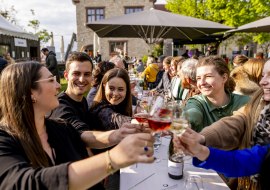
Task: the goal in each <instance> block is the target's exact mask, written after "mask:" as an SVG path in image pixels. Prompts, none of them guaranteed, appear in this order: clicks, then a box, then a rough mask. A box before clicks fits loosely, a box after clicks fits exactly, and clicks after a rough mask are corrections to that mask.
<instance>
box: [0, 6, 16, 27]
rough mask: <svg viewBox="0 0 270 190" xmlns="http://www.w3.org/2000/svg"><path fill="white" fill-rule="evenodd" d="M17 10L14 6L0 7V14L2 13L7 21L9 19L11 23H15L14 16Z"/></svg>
mask: <svg viewBox="0 0 270 190" xmlns="http://www.w3.org/2000/svg"><path fill="white" fill-rule="evenodd" d="M16 13H17V11H16V9H15V8H14V6H11V7H10V8H8V9H6V8H0V15H2V16H3V17H4V18H6V19H7V20H8V21H10V22H11V23H13V24H17V19H16V17H15V15H16Z"/></svg>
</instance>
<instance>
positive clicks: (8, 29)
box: [0, 15, 38, 41]
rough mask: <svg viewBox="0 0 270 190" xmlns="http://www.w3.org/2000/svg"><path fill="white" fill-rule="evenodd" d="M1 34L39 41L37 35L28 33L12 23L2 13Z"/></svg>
mask: <svg viewBox="0 0 270 190" xmlns="http://www.w3.org/2000/svg"><path fill="white" fill-rule="evenodd" d="M0 34H2V35H7V36H13V37H18V38H25V39H29V40H35V41H38V37H37V36H36V35H33V34H30V33H27V32H25V31H23V30H22V29H21V28H19V27H18V26H15V25H13V24H11V23H10V22H9V21H7V20H6V19H5V18H4V17H3V16H2V15H0Z"/></svg>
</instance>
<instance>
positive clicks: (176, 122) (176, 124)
mask: <svg viewBox="0 0 270 190" xmlns="http://www.w3.org/2000/svg"><path fill="white" fill-rule="evenodd" d="M188 127H190V123H189V117H188V113H187V112H186V110H185V109H184V108H183V106H182V105H181V103H180V104H179V103H178V104H176V103H175V104H174V105H173V114H172V123H171V127H170V131H171V132H172V133H173V134H174V135H176V136H179V135H182V134H183V133H184V132H185V131H186V129H187V128H188ZM174 156H175V157H184V156H185V154H184V152H183V151H181V150H178V152H176V153H175V155H174Z"/></svg>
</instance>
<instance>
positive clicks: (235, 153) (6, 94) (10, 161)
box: [0, 52, 270, 190]
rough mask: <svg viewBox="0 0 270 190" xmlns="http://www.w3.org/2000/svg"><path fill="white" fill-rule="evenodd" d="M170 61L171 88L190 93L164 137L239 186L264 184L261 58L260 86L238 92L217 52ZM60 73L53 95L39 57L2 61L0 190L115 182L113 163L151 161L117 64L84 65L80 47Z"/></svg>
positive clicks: (265, 79) (269, 95)
mask: <svg viewBox="0 0 270 190" xmlns="http://www.w3.org/2000/svg"><path fill="white" fill-rule="evenodd" d="M173 60H174V63H173V65H174V69H175V70H176V71H174V72H175V73H176V74H175V79H174V80H175V81H177V84H178V86H177V88H179V89H178V90H177V93H179V92H180V91H181V93H183V91H184V90H186V91H187V92H186V93H184V94H186V95H187V94H192V93H189V92H194V91H196V94H197V95H194V94H193V95H192V96H190V97H189V98H188V99H185V106H186V111H187V112H188V115H189V122H190V124H191V128H190V129H186V131H185V132H184V133H183V134H182V135H180V136H175V137H174V146H175V148H176V149H181V150H182V151H184V152H185V153H186V154H189V155H192V156H194V159H193V163H194V165H196V166H198V167H204V168H212V169H215V170H217V171H218V172H220V173H223V174H225V175H227V176H229V177H245V178H241V179H240V180H239V188H240V189H241V188H242V189H244V188H246V189H251V188H253V189H267V188H269V182H267V180H266V176H267V174H268V173H269V172H268V171H270V170H269V169H270V168H269V164H270V158H269V131H270V130H269V126H268V125H269V119H268V115H269V114H268V112H269V105H270V104H269V101H270V61H268V62H266V63H265V64H264V65H262V67H263V71H262V75H261V76H262V78H261V80H260V83H259V84H260V86H261V88H260V90H259V91H257V92H255V93H254V94H252V95H251V96H249V97H248V96H244V95H237V94H235V93H233V89H234V83H233V80H232V78H231V77H230V70H229V69H228V66H227V64H226V63H225V61H224V60H223V59H222V58H220V57H212V56H210V57H205V58H202V59H199V60H198V61H197V62H196V64H194V66H193V67H190V68H188V70H189V71H190V72H183V73H182V72H181V69H182V68H181V66H184V65H185V64H184V63H185V61H189V60H184V61H183V62H180V61H179V62H178V61H177V63H175V60H178V59H173ZM185 67H188V66H187V65H186V66H185ZM183 69H184V68H183ZM185 69H187V68H185ZM166 72H169V70H167V71H165V74H168V73H166ZM92 73H93V74H92ZM186 74H189V76H187V75H186ZM64 77H65V79H66V80H67V89H66V90H65V91H64V92H60V93H59V90H60V84H59V83H58V82H57V80H56V78H55V76H53V75H52V73H50V72H49V70H48V69H47V68H46V67H45V66H43V65H42V64H40V63H36V62H23V63H17V64H12V65H9V66H8V67H6V68H5V69H4V71H3V72H2V74H1V78H0V95H1V99H0V111H1V114H0V115H1V118H0V162H1V163H2V164H1V166H0V174H1V175H0V181H1V182H0V189H76V190H78V189H99V190H101V189H117V188H119V179H120V178H119V172H118V170H119V169H120V168H123V167H126V166H129V165H132V164H134V163H138V162H141V163H152V162H153V161H154V156H153V153H154V151H153V143H154V138H153V136H152V133H151V130H150V129H149V128H148V127H147V125H140V124H132V123H131V120H132V118H133V111H132V94H131V87H130V79H129V76H128V72H127V71H126V70H125V69H123V68H118V67H117V66H116V65H115V64H113V63H110V62H107V61H103V62H100V63H98V64H97V65H96V67H95V68H94V67H93V64H92V61H91V58H90V57H89V56H88V55H87V54H85V53H83V52H73V53H71V54H70V55H69V57H68V60H67V61H66V68H65V71H64ZM189 77H190V79H192V80H188V79H189ZM171 78H173V77H170V79H169V80H171ZM177 78H178V79H177ZM176 79H177V80H176ZM194 80H196V82H194ZM183 81H186V82H187V83H188V82H189V85H186V86H188V88H187V89H184V88H183V89H181V88H182V87H181V84H182V82H183ZM92 83H94V88H93V89H92V90H91V91H90V93H91V94H90V95H89V96H88V98H87V99H86V98H85V93H87V92H88V91H89V89H90V88H91V85H92ZM165 90H167V89H165ZM159 91H160V90H159ZM198 91H200V93H197V92H198ZM175 92H176V91H175ZM178 97H179V99H183V100H184V98H182V97H184V96H182V95H181V96H178ZM88 99H90V101H91V102H90V101H88V102H87V100H88ZM249 99H250V100H249ZM89 102H90V103H89ZM233 111H237V112H235V113H233ZM217 148H218V149H217ZM219 149H222V150H219ZM234 149H244V150H234ZM225 150H231V151H225ZM220 159H223V160H225V161H223V162H222V166H221V164H219V163H220V161H219V160H220ZM226 160H229V161H226ZM250 163H252V164H250ZM264 165H265V167H264ZM104 179H105V180H104ZM241 180H242V181H244V182H245V184H244V185H243V183H242V181H241ZM241 185H242V186H241Z"/></svg>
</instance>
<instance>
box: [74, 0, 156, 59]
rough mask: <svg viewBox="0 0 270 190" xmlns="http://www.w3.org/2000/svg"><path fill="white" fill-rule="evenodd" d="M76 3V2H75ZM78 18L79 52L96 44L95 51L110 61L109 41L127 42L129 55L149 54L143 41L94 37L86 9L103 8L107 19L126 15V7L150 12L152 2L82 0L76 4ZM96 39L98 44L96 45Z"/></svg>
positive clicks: (144, 0)
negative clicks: (141, 8) (88, 23)
mask: <svg viewBox="0 0 270 190" xmlns="http://www.w3.org/2000/svg"><path fill="white" fill-rule="evenodd" d="M73 2H74V1H73ZM74 3H75V5H76V17H77V45H78V47H77V48H78V50H81V49H82V47H85V46H88V45H93V46H95V45H94V44H96V46H95V47H94V53H95V50H99V52H100V53H101V54H102V58H103V59H109V58H110V55H109V41H127V53H128V55H129V56H131V57H134V56H136V57H137V58H140V57H142V56H143V55H146V54H148V50H149V47H148V45H147V44H146V43H145V42H144V41H143V40H142V39H134V38H98V37H97V36H95V37H94V33H93V31H92V30H91V29H89V28H87V27H86V22H87V20H86V15H87V14H86V7H101V8H103V7H104V9H105V19H106V18H110V17H113V16H120V15H124V11H125V7H136V6H138V7H143V8H144V10H148V9H150V8H151V7H153V1H151V0H136V1H134V0H80V1H76V2H74ZM94 39H95V40H96V43H94Z"/></svg>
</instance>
